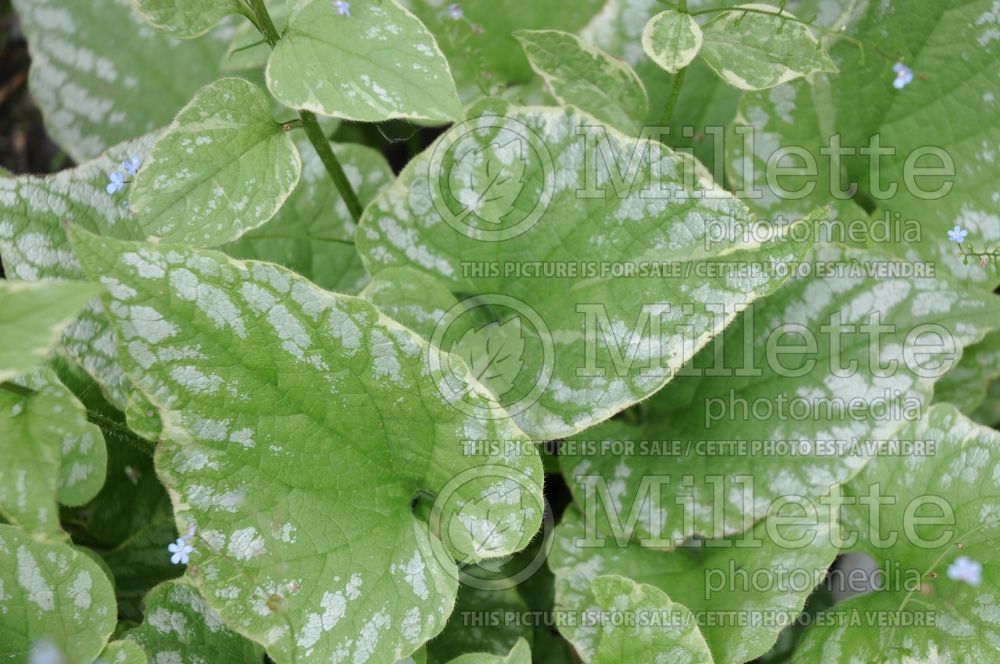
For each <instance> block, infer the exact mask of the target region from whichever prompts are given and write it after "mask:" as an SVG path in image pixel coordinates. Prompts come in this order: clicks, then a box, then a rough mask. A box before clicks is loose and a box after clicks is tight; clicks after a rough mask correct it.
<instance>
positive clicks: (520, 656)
mask: <svg viewBox="0 0 1000 664" xmlns="http://www.w3.org/2000/svg"><path fill="white" fill-rule="evenodd" d="M448 664H531V647H530V646H529V645H528V642H527V641H525V640H524V639H519V640H518V642H517V643H515V644H514V647H513V648H511V650H510V653H509V654H508V655H507V656H506V657H505V656H503V655H490V654H488V653H470V654H467V655H461V656H459V657H456V658H455V659H453V660H451V661H450V662H449V663H448Z"/></svg>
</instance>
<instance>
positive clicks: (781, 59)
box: [701, 4, 837, 90]
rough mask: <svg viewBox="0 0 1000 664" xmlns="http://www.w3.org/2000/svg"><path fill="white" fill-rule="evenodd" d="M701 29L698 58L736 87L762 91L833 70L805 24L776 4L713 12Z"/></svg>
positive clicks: (738, 7) (834, 68) (743, 6)
mask: <svg viewBox="0 0 1000 664" xmlns="http://www.w3.org/2000/svg"><path fill="white" fill-rule="evenodd" d="M741 9H749V10H752V11H741ZM702 32H703V33H704V42H703V44H702V48H701V57H702V58H704V59H705V61H706V62H707V63H708V65H709V66H710V67H711V68H712V69H714V70H715V72H716V73H717V74H718V75H719V76H721V77H722V78H723V80H725V81H726V82H727V83H729V85H732V86H733V87H736V88H739V89H740V90H764V89H766V88H773V87H774V86H776V85H780V84H782V83H787V82H788V81H792V80H795V79H796V78H801V77H803V76H808V75H810V74H814V73H816V72H835V71H837V67H836V65H834V64H833V61H832V60H831V59H830V56H829V55H827V53H826V51H825V50H824V48H823V47H822V45H821V44H820V42H819V40H818V39H817V38H816V36H815V35H814V34H813V33H812V31H811V30H810V29H809V27H808V26H806V25H805V24H803V23H801V22H799V21H798V20H797V19H796V18H795V17H794V16H792V15H791V14H789V13H788V12H785V11H783V10H779V9H778V7H776V6H774V5H765V4H746V5H737V7H736V8H735V9H733V10H732V11H727V12H721V13H719V14H716V15H715V16H714V17H713V18H712V19H711V20H710V21H708V22H707V23H705V25H704V26H702Z"/></svg>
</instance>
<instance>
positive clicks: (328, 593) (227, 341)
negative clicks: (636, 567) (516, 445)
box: [73, 231, 542, 662]
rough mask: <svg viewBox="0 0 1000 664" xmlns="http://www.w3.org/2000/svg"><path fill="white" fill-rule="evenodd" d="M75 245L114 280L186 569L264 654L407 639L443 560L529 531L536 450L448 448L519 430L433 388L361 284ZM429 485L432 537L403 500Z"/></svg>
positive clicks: (432, 593) (436, 600)
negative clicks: (186, 538)
mask: <svg viewBox="0 0 1000 664" xmlns="http://www.w3.org/2000/svg"><path fill="white" fill-rule="evenodd" d="M73 242H74V249H75V251H76V254H77V257H78V258H79V260H80V261H81V263H83V264H84V266H85V268H86V269H87V271H88V273H89V274H91V275H92V276H93V277H94V278H98V277H100V276H105V277H112V278H115V279H117V280H118V281H119V282H120V283H121V284H122V285H123V286H124V288H119V289H112V290H111V292H110V294H109V296H108V298H107V304H108V309H109V311H110V315H111V317H112V320H113V323H114V325H115V327H116V329H117V331H118V333H119V345H120V348H121V350H122V361H123V363H124V364H125V366H126V369H127V371H128V372H129V375H130V377H131V378H132V379H133V381H134V383H135V384H136V385H137V386H138V387H139V388H141V389H142V391H143V392H144V393H146V395H147V396H148V397H149V398H150V400H151V401H152V402H153V403H154V404H155V405H156V406H157V407H158V408H159V409H160V415H161V419H162V420H163V441H162V442H161V443H160V444H159V446H158V451H157V456H156V465H157V470H158V474H159V475H160V477H161V479H162V480H163V482H164V483H165V484H166V485H167V487H168V489H169V491H170V492H171V495H172V499H173V503H174V509H175V515H176V518H177V520H178V530H179V532H182V533H184V532H191V531H192V529H193V532H194V535H193V536H192V537H193V539H192V540H191V541H192V543H193V546H194V549H195V550H194V552H192V554H191V560H190V563H191V565H192V566H193V567H194V566H196V568H197V570H198V571H197V574H193V575H192V578H193V580H194V582H195V583H196V584H197V586H198V588H199V590H200V591H201V593H202V595H203V596H204V597H205V599H206V600H207V601H208V603H209V605H210V606H211V607H212V608H213V609H215V610H216V611H218V612H219V614H220V615H221V616H222V618H223V619H224V620H225V622H226V624H227V625H229V626H230V627H231V628H232V629H234V630H236V631H237V632H239V633H240V634H243V635H244V636H247V637H248V638H251V639H253V640H254V641H257V642H258V643H261V644H263V645H264V646H265V647H266V648H267V651H268V653H269V655H270V656H271V657H272V658H273V659H275V660H276V661H278V662H287V661H291V660H292V659H293V658H296V659H301V658H304V657H307V658H316V659H330V658H331V657H333V655H334V653H338V652H339V653H343V654H349V655H350V656H351V657H352V658H354V659H356V660H357V661H367V660H369V659H370V660H371V661H379V662H382V661H395V659H398V658H400V657H403V656H405V655H408V654H410V653H412V652H413V651H414V650H416V649H417V648H418V647H419V646H420V645H421V644H422V643H423V642H425V641H427V640H428V639H429V638H430V637H431V636H433V635H434V634H436V633H437V632H438V631H440V629H441V628H442V627H443V625H444V622H445V619H446V617H447V615H448V613H449V612H450V611H451V607H452V604H453V602H454V598H455V591H456V585H457V570H456V568H455V564H454V562H453V557H454V556H462V557H463V558H466V559H470V560H475V559H476V557H477V554H478V555H483V554H485V555H489V556H502V555H505V554H506V553H510V552H512V551H514V550H516V549H518V548H522V547H523V546H525V545H526V544H527V542H528V541H529V540H530V538H531V537H532V535H533V534H534V532H535V530H536V529H537V528H538V525H539V524H540V522H541V512H542V510H541V501H542V498H541V481H542V475H541V472H542V470H541V464H540V462H539V460H538V458H537V454H535V453H532V452H533V450H526V451H525V452H524V453H523V454H519V455H515V456H496V457H492V456H491V457H484V458H478V459H475V458H471V457H466V456H464V455H463V454H462V445H461V444H460V443H461V442H462V441H464V440H470V439H476V440H479V439H493V438H494V437H499V439H505V440H506V439H519V438H523V433H521V432H519V431H518V430H517V429H516V428H514V427H513V426H512V425H511V424H509V423H507V422H506V421H501V422H488V421H480V420H475V419H473V418H470V417H467V416H465V415H464V414H462V413H461V412H460V411H459V410H458V409H456V408H454V407H453V405H452V404H450V403H448V402H446V401H445V400H444V399H443V397H441V395H440V393H439V392H438V389H437V386H436V385H435V384H434V383H433V381H432V380H431V379H430V377H429V375H428V374H427V372H426V367H425V364H424V356H425V353H426V345H425V344H424V343H423V342H422V341H420V339H419V338H418V337H416V336H415V335H413V334H412V333H411V332H409V331H408V330H406V329H405V328H403V327H401V326H400V325H399V324H397V323H395V322H393V321H391V320H389V319H387V318H385V317H383V316H381V315H380V314H379V313H378V312H377V311H376V310H375V308H374V307H373V306H372V305H370V304H368V303H367V302H365V301H364V300H360V299H358V298H353V297H350V296H343V295H336V294H332V293H328V292H325V291H322V290H320V289H318V288H317V287H315V286H313V285H312V284H310V283H308V282H307V281H305V280H304V279H302V278H301V277H299V276H298V275H295V274H294V273H291V272H288V271H287V270H284V269H281V268H278V267H277V266H274V265H270V264H267V263H241V262H238V261H234V260H233V259H230V258H228V257H226V256H224V255H223V254H219V253H215V252H207V251H193V250H191V249H187V248H184V247H178V246H170V245H150V244H139V243H123V242H119V241H115V240H109V239H105V238H98V237H96V236H93V235H90V234H86V233H84V232H82V231H74V233H73ZM471 388H472V389H473V390H475V391H478V392H480V393H481V392H482V391H483V388H482V387H481V386H475V385H472V386H471ZM482 400H483V405H484V407H488V406H487V402H488V397H485V396H484V397H482ZM335 469H340V470H335ZM387 469H388V472H387ZM456 478H458V479H459V480H461V481H460V482H458V483H457V484H456V483H455V482H456ZM372 487H378V489H377V490H376V491H373V490H372ZM438 492H444V493H445V498H441V500H443V501H444V500H446V499H447V500H446V503H447V505H451V507H450V508H448V511H445V512H443V517H442V518H444V519H450V521H449V522H448V524H447V525H448V527H447V528H443V529H441V530H438V531H435V532H440V533H441V537H444V538H445V539H444V541H442V540H439V539H438V537H437V535H434V534H431V533H429V532H428V528H427V525H426V524H425V523H423V522H422V521H421V520H419V519H418V518H417V517H415V516H414V514H413V513H412V512H411V502H412V501H413V500H414V499H415V498H416V497H417V496H418V495H422V494H430V495H434V494H436V493H438ZM448 501H450V502H448ZM466 517H468V520H465V519H466ZM483 537H486V539H485V540H483V539H482V538H483ZM470 541H471V542H472V544H473V545H475V544H476V543H477V542H478V543H486V544H488V545H489V546H488V547H486V548H476V547H475V546H473V547H472V548H471V549H470V548H469V543H470ZM387 571H388V573H387Z"/></svg>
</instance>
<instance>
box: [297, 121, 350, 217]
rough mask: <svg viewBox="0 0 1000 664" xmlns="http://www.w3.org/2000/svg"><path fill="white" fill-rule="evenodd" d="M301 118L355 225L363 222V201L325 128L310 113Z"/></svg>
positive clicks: (310, 140) (303, 126) (307, 134)
mask: <svg viewBox="0 0 1000 664" xmlns="http://www.w3.org/2000/svg"><path fill="white" fill-rule="evenodd" d="M299 116H301V118H302V128H303V129H305V130H306V136H307V137H308V138H309V142H310V143H312V145H313V147H314V148H315V149H316V152H317V153H318V154H319V158H320V160H321V161H322V162H323V165H324V166H326V172H327V173H329V174H330V179H332V180H333V184H335V185H337V190H338V191H339V192H340V195H341V197H342V198H343V199H344V202H345V203H346V204H347V209H348V210H349V211H350V213H351V217H353V218H354V221H355V223H356V222H359V221H361V213H362V212H363V211H364V208H363V207H362V206H361V201H359V200H358V195H357V194H356V193H354V188H353V187H351V182H350V181H349V180H348V179H347V174H346V173H344V169H343V167H342V166H341V165H340V162H339V161H338V160H337V155H335V154H334V153H333V148H331V147H330V141H329V140H327V138H326V135H325V134H324V133H323V128H322V127H320V126H319V122H318V121H317V120H316V116H315V115H313V114H312V113H311V112H309V111H301V112H300V113H299Z"/></svg>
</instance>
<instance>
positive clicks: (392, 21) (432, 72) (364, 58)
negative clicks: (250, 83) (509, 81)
mask: <svg viewBox="0 0 1000 664" xmlns="http://www.w3.org/2000/svg"><path fill="white" fill-rule="evenodd" d="M267 87H268V88H269V89H270V90H271V93H272V94H274V96H275V97H276V98H277V99H278V100H279V101H280V102H281V103H283V104H285V105H286V106H290V107H292V108H298V109H305V110H308V111H313V112H316V113H319V114H321V115H329V116H333V117H338V118H345V119H347V120H359V121H362V122H379V121H381V120H388V119H391V118H410V119H422V120H434V121H445V122H448V121H451V120H455V119H457V118H459V117H461V115H462V108H461V104H460V103H459V101H458V93H457V92H456V91H455V82H454V81H453V80H452V78H451V70H450V69H449V68H448V62H447V60H445V57H444V55H443V54H442V53H441V50H440V49H439V48H438V45H437V42H436V41H435V40H434V37H433V35H431V33H430V32H428V30H427V28H425V27H424V25H423V24H422V23H421V22H420V21H419V20H418V19H417V18H416V17H415V16H414V15H413V14H411V13H410V12H409V11H407V10H406V9H404V8H403V7H401V6H400V5H399V4H397V3H396V1H395V0H382V2H356V3H354V4H353V5H351V6H350V9H349V10H348V12H346V13H343V12H341V11H338V10H337V9H336V8H335V7H334V3H332V2H330V1H329V0H299V1H298V2H294V3H289V11H288V27H287V29H286V30H285V32H284V34H283V35H282V37H281V41H279V42H278V44H277V46H276V47H275V49H274V51H273V53H272V54H271V58H270V59H269V60H268V63H267Z"/></svg>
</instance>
